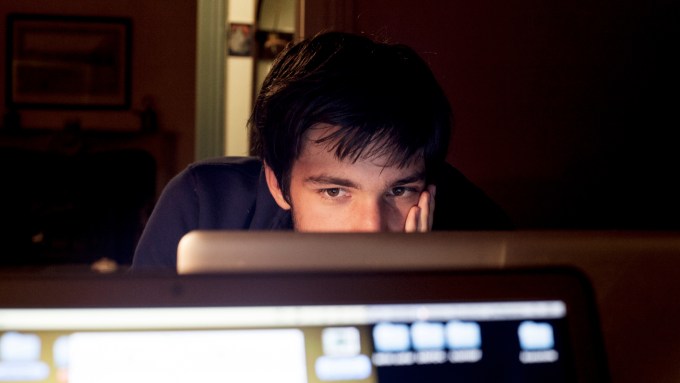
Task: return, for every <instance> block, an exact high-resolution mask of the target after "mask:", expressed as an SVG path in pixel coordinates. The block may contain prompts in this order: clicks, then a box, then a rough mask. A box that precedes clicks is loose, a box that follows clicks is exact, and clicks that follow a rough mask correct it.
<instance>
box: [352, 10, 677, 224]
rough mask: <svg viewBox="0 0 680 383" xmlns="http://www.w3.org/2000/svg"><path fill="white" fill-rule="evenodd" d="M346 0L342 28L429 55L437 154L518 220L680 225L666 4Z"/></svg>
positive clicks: (671, 31) (671, 28)
mask: <svg viewBox="0 0 680 383" xmlns="http://www.w3.org/2000/svg"><path fill="white" fill-rule="evenodd" d="M353 5H354V15H355V19H354V26H353V27H354V31H356V32H363V33H368V34H371V35H375V36H377V37H384V38H388V39H389V40H392V41H394V42H402V43H406V44H408V45H411V46H412V47H414V48H415V49H416V50H417V51H418V52H420V53H421V54H422V55H423V56H424V57H425V58H426V60H428V61H429V62H430V64H431V66H432V68H433V70H434V72H435V74H436V75H437V77H438V78H439V80H440V81H441V83H442V85H443V87H444V88H445V91H446V92H447V94H448V95H449V98H450V100H451V102H452V104H453V108H454V112H455V119H456V125H455V128H454V129H455V130H454V136H453V140H452V146H451V151H450V155H449V160H450V161H451V162H452V163H453V164H455V165H456V166H458V167H459V168H460V169H461V170H462V171H463V172H464V173H465V174H466V175H467V176H468V177H469V178H471V179H472V180H473V181H474V182H475V183H477V184H478V185H479V186H480V187H482V188H483V189H484V190H485V191H486V192H487V193H488V194H490V195H491V196H492V197H493V198H494V199H495V200H496V201H497V202H499V203H500V204H501V205H502V206H503V207H504V208H505V209H506V210H507V211H508V212H509V213H510V214H511V216H512V218H513V219H514V220H515V222H516V224H517V225H518V226H520V227H532V228H536V227H540V228H548V227H557V228H680V220H679V219H676V216H677V215H676V213H680V204H679V202H678V197H677V196H678V195H680V193H677V192H678V191H679V189H678V188H677V187H676V186H674V183H675V182H674V179H675V178H676V177H677V173H678V170H677V169H678V165H680V161H678V156H677V154H674V152H675V151H676V150H675V148H673V146H672V145H671V144H670V142H674V141H672V137H673V136H672V133H673V131H674V130H675V129H677V128H678V127H680V124H679V123H678V117H677V115H676V113H675V112H674V111H677V110H678V109H679V107H678V105H680V104H678V103H677V101H678V96H677V91H676V90H675V88H674V87H673V86H671V82H670V80H671V79H672V78H674V79H675V80H677V75H676V74H675V72H676V71H677V70H678V69H677V68H678V66H677V63H678V61H677V60H675V61H672V60H671V58H672V56H671V52H672V51H673V50H677V47H678V39H677V36H678V33H677V32H678V27H677V25H678V24H680V20H679V19H678V6H677V5H676V4H673V3H670V2H669V3H668V4H662V3H656V4H655V3H652V2H648V1H642V0H633V1H632V2H620V1H617V0H602V1H586V0H581V1H576V2H552V1H538V0H507V1H489V0H480V1H436V0H421V1H418V2H412V1H406V0H355V2H354V3H353ZM676 82H677V81H676Z"/></svg>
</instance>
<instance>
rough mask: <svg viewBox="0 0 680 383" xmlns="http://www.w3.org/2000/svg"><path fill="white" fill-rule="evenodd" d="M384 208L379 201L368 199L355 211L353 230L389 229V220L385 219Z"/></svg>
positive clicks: (376, 230) (372, 230)
mask: <svg viewBox="0 0 680 383" xmlns="http://www.w3.org/2000/svg"><path fill="white" fill-rule="evenodd" d="M384 210H385V209H384V208H383V206H382V204H381V203H380V202H379V201H366V202H364V203H362V204H361V205H360V206H358V207H357V209H356V211H355V213H354V217H355V219H354V225H353V231H359V232H379V231H387V220H386V219H385V211H384Z"/></svg>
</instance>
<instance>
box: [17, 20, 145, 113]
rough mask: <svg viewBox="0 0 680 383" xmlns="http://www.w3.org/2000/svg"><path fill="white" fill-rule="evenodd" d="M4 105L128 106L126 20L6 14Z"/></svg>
mask: <svg viewBox="0 0 680 383" xmlns="http://www.w3.org/2000/svg"><path fill="white" fill-rule="evenodd" d="M6 36H7V54H6V58H7V66H6V82H5V90H6V97H5V100H6V104H7V106H8V108H10V109H22V108H33V109H129V108H130V94H131V91H130V84H131V57H130V56H131V45H132V44H131V43H132V21H131V19H129V18H122V17H120V18H119V17H87V16H61V15H30V14H10V15H8V17H7V34H6Z"/></svg>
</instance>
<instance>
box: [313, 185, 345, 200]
mask: <svg viewBox="0 0 680 383" xmlns="http://www.w3.org/2000/svg"><path fill="white" fill-rule="evenodd" d="M319 194H321V196H323V197H324V198H329V199H335V198H339V197H344V196H346V195H347V192H346V191H345V190H343V189H341V188H323V189H319Z"/></svg>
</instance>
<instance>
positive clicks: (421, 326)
mask: <svg viewBox="0 0 680 383" xmlns="http://www.w3.org/2000/svg"><path fill="white" fill-rule="evenodd" d="M411 338H412V339H413V348H415V349H416V350H417V351H425V350H443V349H444V324H443V323H435V322H416V323H414V324H413V325H412V326H411Z"/></svg>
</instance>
